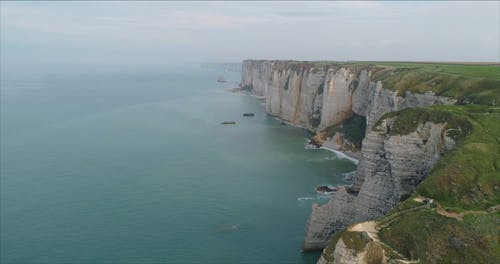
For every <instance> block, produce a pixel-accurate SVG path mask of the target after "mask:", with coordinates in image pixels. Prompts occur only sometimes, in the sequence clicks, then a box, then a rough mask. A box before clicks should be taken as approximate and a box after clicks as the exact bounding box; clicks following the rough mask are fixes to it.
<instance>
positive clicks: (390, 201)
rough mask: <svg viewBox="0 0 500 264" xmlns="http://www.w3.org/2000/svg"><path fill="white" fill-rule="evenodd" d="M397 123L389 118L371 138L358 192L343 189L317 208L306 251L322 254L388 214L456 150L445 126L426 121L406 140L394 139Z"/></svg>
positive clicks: (356, 185) (364, 152)
mask: <svg viewBox="0 0 500 264" xmlns="http://www.w3.org/2000/svg"><path fill="white" fill-rule="evenodd" d="M393 122H394V121H393V119H391V118H388V119H386V120H384V121H383V122H382V123H381V124H380V125H379V126H377V127H376V129H377V131H370V132H369V133H368V134H367V135H366V137H365V139H364V140H363V148H362V150H361V154H362V158H361V160H360V163H359V165H358V170H357V175H356V177H355V183H354V185H353V187H352V188H341V189H340V190H339V191H337V193H336V194H335V196H334V197H333V198H332V199H330V201H329V202H328V203H326V204H324V205H321V206H320V205H317V204H315V205H314V206H313V212H312V214H311V217H310V219H309V221H308V223H307V227H306V237H305V240H304V244H303V246H302V248H303V250H305V251H311V250H320V249H322V248H324V247H325V246H326V245H327V244H328V242H329V239H330V237H331V235H332V234H334V233H335V232H337V231H339V230H341V229H343V228H345V227H347V226H348V225H351V224H353V223H357V222H362V221H367V220H371V219H375V218H377V217H380V216H383V215H384V214H386V213H387V212H388V211H389V210H390V209H392V208H393V207H394V206H395V205H396V204H397V203H398V202H399V201H400V199H401V198H402V197H404V196H405V195H408V194H409V193H411V192H412V191H413V190H414V189H415V187H416V186H417V185H418V184H419V183H420V182H421V181H422V180H423V179H424V178H425V177H426V176H427V175H428V173H429V171H430V170H431V168H432V167H433V165H434V164H435V163H436V162H437V160H438V159H439V157H440V156H441V154H442V153H444V152H445V151H446V150H448V149H450V148H452V147H453V145H454V140H453V139H451V138H450V137H448V136H447V133H446V124H435V123H431V122H426V123H423V124H420V125H419V126H418V128H417V129H416V131H414V132H412V133H409V134H407V135H390V133H389V131H390V130H391V129H392V126H393Z"/></svg>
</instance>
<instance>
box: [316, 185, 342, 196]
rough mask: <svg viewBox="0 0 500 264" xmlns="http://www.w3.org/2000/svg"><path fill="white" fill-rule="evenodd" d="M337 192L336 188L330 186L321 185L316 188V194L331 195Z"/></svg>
mask: <svg viewBox="0 0 500 264" xmlns="http://www.w3.org/2000/svg"><path fill="white" fill-rule="evenodd" d="M337 190H338V187H336V186H331V185H322V186H318V187H316V192H317V193H319V194H331V193H333V192H335V191H337Z"/></svg>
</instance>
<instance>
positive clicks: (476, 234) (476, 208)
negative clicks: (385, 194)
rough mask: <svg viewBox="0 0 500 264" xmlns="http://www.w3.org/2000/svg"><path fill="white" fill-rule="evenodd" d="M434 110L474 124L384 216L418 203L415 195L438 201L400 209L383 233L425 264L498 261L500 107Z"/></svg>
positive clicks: (454, 107)
mask: <svg viewBox="0 0 500 264" xmlns="http://www.w3.org/2000/svg"><path fill="white" fill-rule="evenodd" d="M430 109H431V111H447V112H449V113H450V114H451V117H452V118H458V119H459V120H461V119H467V120H469V121H470V122H471V123H472V124H473V129H472V130H471V133H470V135H468V136H467V137H466V138H465V139H464V140H462V141H459V142H458V144H457V146H456V147H455V149H454V150H452V151H450V152H449V153H447V154H446V155H445V156H444V157H443V158H442V159H441V160H440V161H439V163H438V165H436V167H434V169H433V170H432V172H431V174H430V175H429V177H428V178H427V179H426V180H425V181H424V182H423V183H422V184H421V185H420V186H419V187H418V188H417V191H416V193H415V194H414V195H413V196H412V197H410V198H409V199H407V200H406V201H404V202H403V203H401V204H400V205H399V206H398V207H397V208H396V209H395V210H393V213H392V214H389V215H388V216H386V218H390V217H391V215H394V214H396V213H397V212H398V211H401V210H405V209H407V208H411V207H414V206H415V204H414V203H415V202H414V201H413V198H414V197H415V196H416V195H421V196H424V197H428V198H432V199H433V200H434V201H435V203H437V204H439V205H440V206H439V207H438V208H426V209H424V210H417V211H414V212H411V213H406V214H402V215H401V216H399V217H398V218H397V219H396V220H395V221H392V222H391V223H390V224H388V225H386V226H385V227H384V228H382V229H381V230H380V233H379V234H380V238H381V240H382V241H383V242H385V243H387V244H388V245H390V246H391V247H393V248H395V249H397V250H398V251H399V252H400V253H402V254H404V255H405V256H406V257H407V258H409V259H420V262H421V263H498V262H499V261H500V246H499V244H498V242H499V241H498V233H499V231H500V228H499V227H498V223H499V222H500V214H499V212H498V205H499V204H500V173H499V171H498V168H499V167H500V159H499V158H500V155H499V154H500V138H499V135H500V111H499V110H500V109H499V108H493V107H485V106H474V105H470V106H434V107H431V108H430ZM409 111H414V112H415V113H418V112H420V110H416V109H412V110H409Z"/></svg>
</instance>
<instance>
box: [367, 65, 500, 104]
mask: <svg viewBox="0 0 500 264" xmlns="http://www.w3.org/2000/svg"><path fill="white" fill-rule="evenodd" d="M376 67H378V70H376V71H375V74H374V77H373V79H374V80H380V81H382V83H383V86H384V88H387V89H391V90H394V91H397V92H398V94H399V95H402V96H404V94H405V92H407V91H409V92H414V93H424V92H427V91H432V92H434V93H435V94H437V95H441V96H448V97H454V98H456V99H457V100H458V102H459V103H462V104H468V103H473V104H482V105H493V106H494V105H499V104H500V65H498V64H490V65H477V64H463V65H460V64H437V63H434V64H431V63H429V64H426V63H382V64H377V66H376Z"/></svg>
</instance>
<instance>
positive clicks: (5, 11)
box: [0, 1, 500, 73]
mask: <svg viewBox="0 0 500 264" xmlns="http://www.w3.org/2000/svg"><path fill="white" fill-rule="evenodd" d="M0 12H1V13H0V15H1V16H0V55H1V56H0V63H1V66H2V67H1V69H2V72H4V73H5V72H9V71H10V72H12V71H20V70H28V69H32V70H50V69H52V70H57V69H59V70H61V69H84V68H85V69H91V68H96V67H97V68H100V69H106V68H120V67H151V68H154V67H160V66H165V65H183V64H197V63H199V62H237V61H241V60H243V59H285V60H290V59H293V60H336V61H345V60H370V61H372V60H384V61H388V60H397V61H494V62H498V61H500V45H499V42H500V3H499V2H498V1H489V2H477V1H474V2H466V1H459V2H448V1H446V2H392V1H381V2H361V1H355V2H352V1H351V2H340V1H334V2H283V1H281V2H255V1H246V2H211V1H203V2H170V1H154V2H145V1H138V2H132V1H112V2H74V1H62V2H38V1H26V2H5V1H2V2H0Z"/></svg>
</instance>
